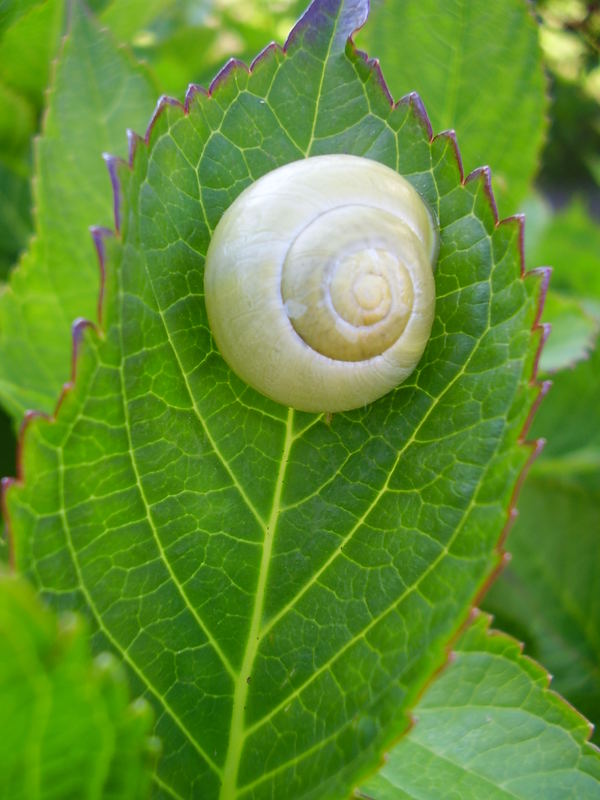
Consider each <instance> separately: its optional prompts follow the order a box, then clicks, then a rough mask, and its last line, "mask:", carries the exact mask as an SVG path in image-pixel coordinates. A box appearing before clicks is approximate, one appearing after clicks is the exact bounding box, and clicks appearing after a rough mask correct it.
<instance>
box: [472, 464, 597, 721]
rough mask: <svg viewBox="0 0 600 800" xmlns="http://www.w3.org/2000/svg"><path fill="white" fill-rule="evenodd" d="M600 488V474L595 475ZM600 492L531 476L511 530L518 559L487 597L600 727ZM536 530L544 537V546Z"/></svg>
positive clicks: (559, 689) (491, 607)
mask: <svg viewBox="0 0 600 800" xmlns="http://www.w3.org/2000/svg"><path fill="white" fill-rule="evenodd" d="M595 483H596V487H598V486H600V469H598V470H597V471H596V473H595ZM599 530H600V490H598V488H596V490H595V491H593V490H584V489H582V488H580V487H579V486H578V485H577V484H576V483H574V482H572V481H569V480H568V479H567V480H561V479H560V477H550V476H548V477H546V476H543V475H540V474H538V475H532V476H530V478H529V480H528V481H527V484H526V485H525V487H524V488H523V492H522V496H521V498H520V500H519V521H518V523H517V524H516V525H515V527H514V529H513V530H512V531H511V534H510V537H509V549H510V551H511V553H512V554H513V558H512V560H511V562H510V563H509V565H508V567H507V568H506V570H505V571H504V573H503V575H502V580H501V581H499V582H498V583H497V584H496V585H495V586H494V587H492V590H491V592H490V594H489V595H488V597H487V598H486V608H488V609H489V610H490V611H493V612H494V613H495V614H496V616H497V622H498V624H499V625H502V627H507V628H509V629H510V630H512V631H515V632H518V635H519V636H520V637H521V638H523V639H525V641H526V643H527V651H528V653H530V654H531V655H532V656H533V657H534V658H537V659H540V661H542V663H543V664H544V665H545V666H546V667H547V668H548V669H549V670H550V671H551V672H552V674H553V676H554V684H553V686H554V688H555V689H556V691H557V692H560V693H561V694H562V695H564V697H566V698H567V700H569V701H570V702H571V703H573V704H574V705H575V706H576V708H578V709H580V710H581V711H582V712H583V713H584V714H585V715H586V716H587V717H589V719H591V720H592V722H594V723H595V724H596V725H598V724H599V723H600V633H599V632H600V598H599V596H598V590H597V587H598V582H599V581H600V558H598V531H599ZM535 531H543V546H540V541H539V537H536V536H535V535H534V532H535Z"/></svg>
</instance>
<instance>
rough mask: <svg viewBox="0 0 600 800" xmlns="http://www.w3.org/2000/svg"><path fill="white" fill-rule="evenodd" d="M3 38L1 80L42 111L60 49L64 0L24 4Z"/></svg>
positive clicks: (0, 46) (13, 16) (1, 40)
mask: <svg viewBox="0 0 600 800" xmlns="http://www.w3.org/2000/svg"><path fill="white" fill-rule="evenodd" d="M22 5H23V6H24V7H25V8H24V9H23V10H22V12H15V13H14V14H13V15H11V24H9V25H8V26H7V27H6V28H5V29H4V31H3V33H2V36H1V37H0V80H2V82H3V83H5V84H6V85H7V86H10V87H12V88H13V89H16V90H17V92H19V93H20V94H23V95H25V96H26V97H28V98H29V99H30V100H31V102H32V103H33V104H34V105H35V106H36V107H37V108H38V109H39V108H41V106H42V100H43V93H44V90H45V89H46V87H47V86H48V82H49V81H48V79H49V74H50V64H51V61H52V58H53V57H54V54H55V52H56V49H57V46H58V39H59V35H60V30H61V25H62V18H63V2H62V0H44V2H37V3H29V2H24V3H23V4H22Z"/></svg>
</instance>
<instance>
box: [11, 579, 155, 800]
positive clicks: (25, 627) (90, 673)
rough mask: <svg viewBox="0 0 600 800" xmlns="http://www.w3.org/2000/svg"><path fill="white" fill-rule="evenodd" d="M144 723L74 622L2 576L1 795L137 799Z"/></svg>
mask: <svg viewBox="0 0 600 800" xmlns="http://www.w3.org/2000/svg"><path fill="white" fill-rule="evenodd" d="M151 726H152V713H151V710H150V707H149V706H148V704H147V703H145V702H144V701H141V700H138V701H136V702H135V703H133V704H130V702H129V697H128V690H127V684H126V681H125V674H124V671H123V669H122V667H121V666H120V665H118V664H117V662H116V660H115V659H114V657H113V656H109V655H108V654H104V655H100V656H98V657H97V658H96V660H95V661H94V662H92V660H91V658H90V655H89V643H88V636H87V629H86V627H85V626H84V625H83V623H82V621H81V620H80V619H78V618H76V617H74V616H73V615H67V616H63V617H61V618H60V619H58V620H57V619H56V618H55V617H54V615H53V614H52V613H50V612H49V611H48V610H47V609H45V608H43V607H42V605H41V604H40V601H39V600H38V599H37V598H36V597H35V595H34V592H33V590H32V589H31V588H30V587H29V586H28V585H27V584H26V583H25V582H24V581H23V580H22V579H21V578H18V577H16V576H13V575H8V574H6V573H5V572H4V571H0V738H1V740H2V747H1V748H0V797H3V798H6V799H7V800H9V798H10V800H31V799H32V798H39V800H65V798H77V800H94V798H106V799H107V800H108V798H110V800H144V798H147V797H148V792H149V786H150V776H151V765H152V762H153V761H154V760H155V756H156V744H155V743H154V741H153V740H152V739H150V738H149V734H150V728H151Z"/></svg>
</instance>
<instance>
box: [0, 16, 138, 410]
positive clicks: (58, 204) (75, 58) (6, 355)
mask: <svg viewBox="0 0 600 800" xmlns="http://www.w3.org/2000/svg"><path fill="white" fill-rule="evenodd" d="M153 104H154V92H153V89H152V87H151V85H150V82H149V80H148V78H147V76H146V74H145V73H144V72H143V71H141V70H140V69H139V68H138V67H137V66H135V65H134V64H133V63H132V61H131V59H130V58H129V57H128V55H127V54H126V53H125V52H124V51H122V50H118V49H117V48H116V47H115V45H114V44H113V43H112V42H111V40H110V37H109V36H108V35H107V34H106V33H103V32H101V31H99V30H98V28H97V25H96V23H95V22H94V21H93V19H92V18H91V17H89V16H88V15H87V14H86V13H84V12H83V11H82V9H81V7H80V5H79V4H78V3H77V2H75V3H74V4H73V8H72V20H71V30H70V33H69V35H68V37H67V40H66V42H65V44H64V48H63V51H62V53H61V55H60V58H59V63H58V66H57V69H56V75H55V79H54V84H53V88H52V92H51V95H50V98H49V108H48V112H47V114H46V117H45V123H44V130H43V135H42V138H41V140H39V141H38V143H37V145H38V146H37V151H36V170H35V173H36V181H35V207H36V210H37V219H36V231H37V234H36V237H35V239H34V240H33V241H32V243H31V247H30V249H29V251H28V253H27V254H26V255H25V257H24V258H23V260H22V262H21V264H20V265H19V268H18V269H17V270H15V271H14V272H13V273H12V275H11V280H10V283H9V286H8V288H7V290H6V291H5V292H4V293H3V294H2V296H0V401H1V402H2V404H3V405H4V407H5V408H6V409H7V410H8V411H9V412H10V413H11V414H12V415H13V416H15V417H17V418H19V417H20V416H21V415H22V414H23V412H24V411H25V410H26V409H28V408H35V409H40V410H43V411H46V412H51V411H52V409H53V408H54V406H55V403H56V400H57V397H58V394H59V392H60V389H61V386H62V384H63V383H64V381H65V380H67V379H68V377H69V361H70V350H71V336H70V328H71V323H72V322H73V320H74V319H75V318H76V317H78V316H81V315H83V316H88V317H94V316H95V314H96V307H97V302H98V286H99V275H98V264H97V257H96V253H95V251H94V246H93V243H92V239H91V237H90V234H89V226H90V225H92V224H94V223H98V224H108V223H109V222H110V220H111V214H112V201H111V198H110V181H109V178H108V175H107V172H106V167H105V165H104V163H103V160H102V152H103V151H106V150H117V151H118V150H122V149H123V143H124V140H125V136H124V134H125V130H126V126H127V125H128V124H129V125H134V126H140V125H142V124H143V123H144V122H145V120H146V119H147V116H148V114H149V113H150V111H151V109H152V107H153Z"/></svg>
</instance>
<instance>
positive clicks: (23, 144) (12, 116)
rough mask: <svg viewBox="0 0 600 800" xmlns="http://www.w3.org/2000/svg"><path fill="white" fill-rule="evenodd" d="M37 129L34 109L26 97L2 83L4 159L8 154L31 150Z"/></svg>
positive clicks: (0, 107)
mask: <svg viewBox="0 0 600 800" xmlns="http://www.w3.org/2000/svg"><path fill="white" fill-rule="evenodd" d="M35 127H36V120H35V113H34V109H33V107H32V105H31V103H29V102H28V101H27V100H26V99H25V98H24V97H22V96H21V95H19V94H17V93H16V92H14V91H13V90H12V89H9V88H8V87H7V86H4V85H3V84H2V83H0V147H1V151H2V159H3V160H6V156H7V154H8V153H14V152H17V153H19V152H22V151H23V150H28V149H29V139H30V137H31V136H32V135H33V132H34V130H35Z"/></svg>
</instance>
